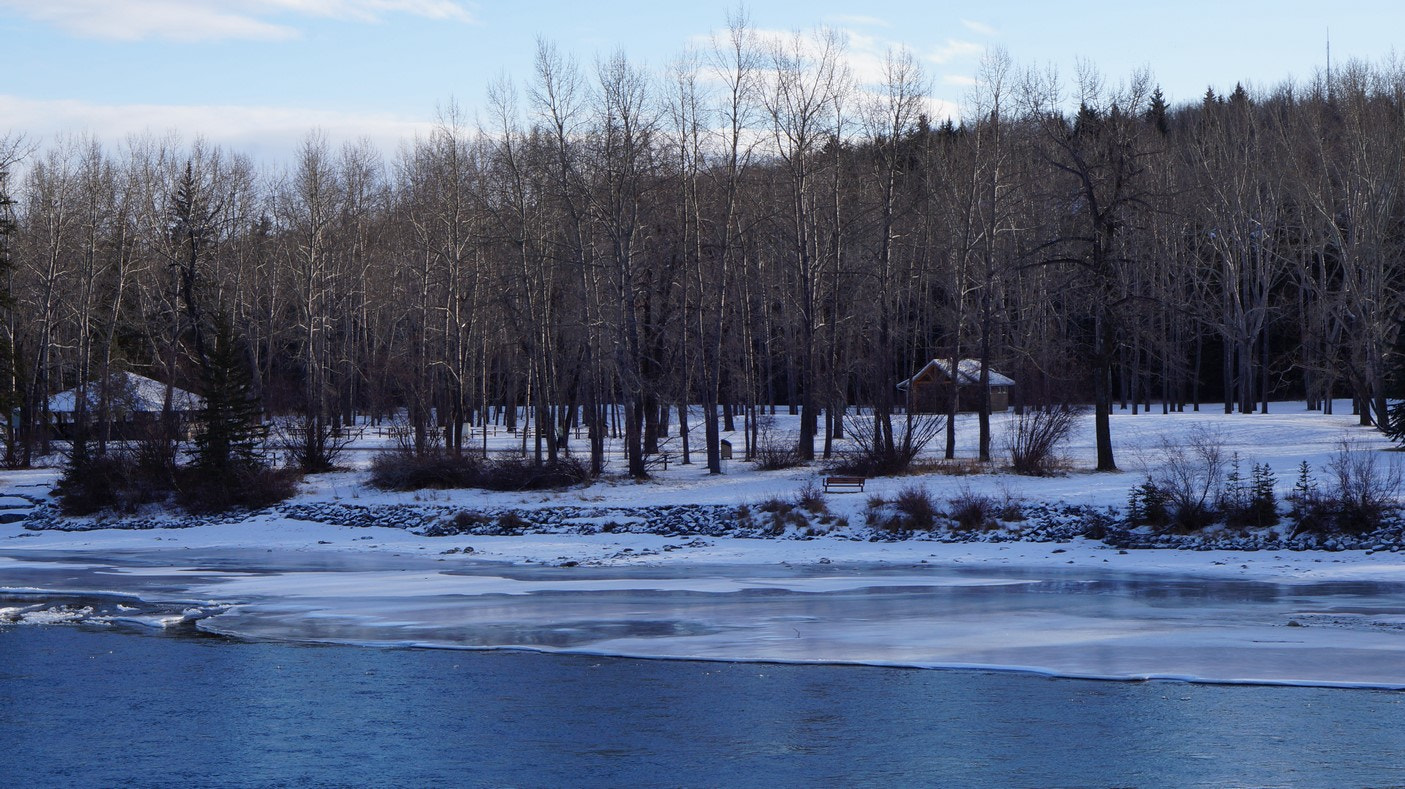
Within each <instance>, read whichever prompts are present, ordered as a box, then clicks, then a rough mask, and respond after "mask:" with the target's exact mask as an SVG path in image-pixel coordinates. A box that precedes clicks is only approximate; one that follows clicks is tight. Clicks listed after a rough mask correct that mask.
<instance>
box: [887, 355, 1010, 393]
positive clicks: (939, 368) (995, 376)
mask: <svg viewBox="0 0 1405 789" xmlns="http://www.w3.org/2000/svg"><path fill="white" fill-rule="evenodd" d="M929 370H930V371H935V372H937V373H940V374H941V375H942V377H943V378H946V379H948V380H950V379H951V377H952V376H951V360H950V359H933V360H932V361H930V362H927V364H926V365H925V366H924V367H923V368H922V369H921V370H918V371H917V375H914V376H912V377H911V378H909V379H907V380H906V381H903V382H902V383H900V384H898V388H899V389H906V388H908V387H909V386H911V385H912V382H913V381H915V380H917V379H918V378H921V377H922V376H923V375H925V374H926V373H927V372H928V371H929ZM987 372H989V373H990V385H991V386H1014V385H1015V381H1014V379H1012V378H1009V377H1008V376H1004V375H1001V374H1000V373H997V372H996V371H995V370H994V369H992V368H987ZM956 383H957V385H958V386H980V383H981V362H980V360H979V359H962V360H960V361H958V362H957V363H956Z"/></svg>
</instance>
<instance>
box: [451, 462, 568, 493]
mask: <svg viewBox="0 0 1405 789" xmlns="http://www.w3.org/2000/svg"><path fill="white" fill-rule="evenodd" d="M589 479H590V470H589V469H588V468H586V466H585V464H584V463H582V462H581V461H579V460H577V459H576V458H574V457H570V456H565V457H560V458H557V459H556V460H555V461H554V462H553V461H544V462H542V463H541V464H537V463H535V462H533V461H532V460H531V459H529V458H527V457H526V456H525V455H516V454H514V455H500V456H498V457H494V458H492V459H491V460H489V461H488V463H487V464H486V465H485V466H484V469H483V474H482V478H481V479H480V480H479V482H478V484H477V485H475V486H474V487H481V488H487V489H488V490H555V489H559V488H569V487H571V486H572V485H579V484H581V483H583V482H586V481H588V480H589Z"/></svg>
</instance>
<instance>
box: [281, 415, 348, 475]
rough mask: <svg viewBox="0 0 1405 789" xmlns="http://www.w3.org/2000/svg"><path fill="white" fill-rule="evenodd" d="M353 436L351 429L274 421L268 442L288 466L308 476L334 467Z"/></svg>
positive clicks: (312, 422) (317, 422)
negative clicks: (284, 458)
mask: <svg viewBox="0 0 1405 789" xmlns="http://www.w3.org/2000/svg"><path fill="white" fill-rule="evenodd" d="M356 435H357V431H356V430H355V429H353V428H333V427H332V426H331V424H329V423H327V422H323V421H321V420H314V419H308V418H302V419H280V420H276V421H274V423H273V425H272V430H271V431H270V437H269V441H270V443H271V444H272V445H273V446H274V447H275V448H276V449H278V450H280V451H281V452H282V453H283V454H284V456H285V457H286V458H287V460H288V463H289V465H294V466H297V467H298V468H300V469H302V470H303V471H304V472H305V473H308V474H319V473H321V472H324V471H331V470H332V469H334V468H336V467H337V464H338V463H339V462H340V461H341V458H342V455H343V454H344V453H345V452H346V448H347V446H348V445H350V444H351V442H352V440H353V439H354V438H355V437H356Z"/></svg>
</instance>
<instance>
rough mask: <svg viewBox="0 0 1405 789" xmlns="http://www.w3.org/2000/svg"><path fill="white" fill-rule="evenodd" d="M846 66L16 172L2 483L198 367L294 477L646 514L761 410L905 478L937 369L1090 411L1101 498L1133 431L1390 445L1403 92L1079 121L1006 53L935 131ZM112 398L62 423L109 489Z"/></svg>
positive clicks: (9, 153) (607, 72) (544, 57)
mask: <svg viewBox="0 0 1405 789" xmlns="http://www.w3.org/2000/svg"><path fill="white" fill-rule="evenodd" d="M845 62H846V61H845V55H844V49H843V41H842V39H841V38H840V37H839V36H838V35H837V34H834V33H828V32H820V33H815V34H804V35H802V34H795V35H793V36H789V37H783V38H772V37H762V36H760V35H759V34H758V33H757V32H755V31H753V30H751V29H750V28H748V27H747V26H746V25H745V24H744V23H741V22H734V23H733V24H731V25H730V26H729V27H728V28H727V29H726V30H725V31H724V32H722V33H721V34H719V35H718V36H716V37H715V38H714V41H713V42H712V45H711V46H710V47H703V48H700V49H697V50H694V51H689V52H688V53H686V54H685V55H683V56H680V57H679V58H678V59H677V60H676V61H675V62H674V63H672V64H671V65H670V66H669V67H668V68H667V69H666V70H664V72H663V73H652V72H649V71H646V70H644V69H643V68H641V67H640V66H639V65H637V64H635V63H632V62H630V61H629V60H628V59H627V58H626V57H624V56H623V55H622V54H616V55H612V56H609V57H605V58H602V59H600V60H599V61H598V62H596V63H595V64H593V67H589V68H583V67H581V66H580V65H579V64H577V63H575V62H574V61H573V60H572V59H571V58H569V57H567V56H565V55H564V54H563V53H561V52H560V51H559V50H558V49H556V48H555V47H554V46H552V45H550V44H547V43H542V44H540V45H539V47H538V51H537V53H536V59H535V69H534V73H533V74H532V75H530V77H529V78H527V79H525V80H523V81H522V83H521V84H516V83H514V82H512V81H510V80H508V79H506V78H504V79H500V80H498V81H496V82H494V83H493V84H492V85H490V86H489V87H488V91H487V98H488V100H487V102H486V104H485V107H486V109H485V110H484V111H483V112H482V113H481V114H480V115H479V116H478V117H475V118H473V119H470V118H468V117H467V116H466V114H465V113H464V112H463V111H462V110H461V109H459V108H458V107H456V106H454V105H450V106H448V107H446V108H444V109H442V110H441V112H440V114H439V118H438V121H437V123H436V125H435V127H434V128H433V130H432V131H431V132H430V133H428V134H427V135H426V136H424V137H422V138H417V139H414V140H412V141H407V142H406V143H404V144H403V145H402V147H401V148H400V150H398V151H396V152H394V153H393V154H391V155H389V156H388V157H387V155H386V153H385V152H382V151H379V150H377V149H375V148H374V147H372V146H371V145H370V144H369V143H366V142H355V143H348V144H345V145H342V146H339V147H334V146H332V145H331V144H330V143H329V142H328V141H327V139H326V138H325V137H324V136H323V135H322V134H321V133H319V132H315V131H314V132H311V133H309V134H308V135H307V137H306V138H305V139H304V141H303V142H302V144H301V146H300V148H299V149H298V151H297V153H296V155H295V157H294V159H293V160H292V161H291V162H290V163H289V164H287V165H286V166H283V167H280V168H265V167H260V166H259V165H258V164H256V163H255V162H254V161H252V160H251V159H250V158H249V157H248V156H246V155H244V154H242V153H240V152H238V151H236V150H230V149H227V148H223V147H220V146H216V145H213V144H211V143H209V142H207V141H204V140H199V139H197V140H194V141H184V140H182V139H180V138H178V137H170V136H168V137H158V136H150V135H148V136H142V137H137V138H133V139H130V140H128V141H127V142H125V143H123V144H121V145H118V146H114V147H106V146H104V145H102V144H100V143H98V142H97V141H95V140H94V139H91V138H87V137H82V136H75V137H64V138H60V139H58V140H55V141H53V142H51V143H49V144H47V145H45V146H44V147H43V148H42V149H36V148H34V147H33V146H27V145H26V144H25V141H24V139H23V138H22V137H20V136H17V135H14V134H11V135H10V136H8V137H5V138H4V139H3V141H0V255H3V258H0V262H3V266H4V269H3V271H4V276H5V281H4V290H5V291H6V300H5V302H4V315H5V321H4V329H3V335H4V336H3V341H4V347H3V353H0V357H2V358H3V362H4V364H3V386H0V389H4V390H5V403H4V405H5V406H6V408H7V411H8V412H9V415H10V419H9V422H8V430H7V432H6V460H7V462H8V463H10V464H12V465H24V464H27V463H29V462H31V461H32V460H33V458H34V453H35V452H36V451H38V448H39V447H40V445H41V444H42V442H43V441H44V440H45V436H46V435H47V432H46V430H45V425H46V423H47V420H48V414H47V413H46V409H47V401H48V397H49V396H50V395H52V394H53V393H55V392H57V391H60V390H62V389H65V388H68V387H73V386H79V387H86V386H94V387H97V388H98V389H99V390H101V389H103V388H104V387H102V385H101V384H100V382H102V381H104V380H107V378H108V374H109V373H111V372H112V371H114V370H133V371H137V372H142V373H145V374H148V375H150V376H151V377H153V378H156V379H158V380H161V381H163V382H168V383H169V384H171V385H174V386H186V387H190V388H193V389H195V390H197V391H199V390H200V388H201V384H200V382H201V381H205V380H210V379H211V376H212V372H211V366H212V365H214V364H225V365H228V364H235V365H239V366H241V367H243V368H245V369H246V370H247V372H248V375H249V378H250V380H251V381H252V386H250V387H248V389H249V391H250V392H252V393H253V394H252V395H251V396H253V397H256V398H257V400H258V402H259V403H260V404H261V408H262V410H263V412H264V413H265V414H268V415H283V416H286V417H289V418H291V419H293V420H294V421H295V422H296V424H297V425H298V428H299V430H300V432H299V435H300V436H301V437H302V438H303V440H304V442H305V446H304V449H305V451H304V452H303V453H302V454H301V455H300V456H299V457H300V458H301V459H302V460H303V461H304V462H305V464H307V465H308V467H309V468H315V467H316V466H317V464H318V462H319V458H320V460H321V461H325V460H326V457H325V455H326V450H327V448H328V446H329V442H331V441H332V440H333V436H335V435H336V433H337V431H338V430H339V429H340V428H341V427H343V426H345V425H347V424H350V423H354V422H356V421H357V420H360V419H364V418H370V419H383V420H392V419H393V420H399V421H400V422H401V423H403V425H404V430H405V435H406V437H407V442H408V443H409V445H410V446H411V448H412V449H413V450H414V451H415V452H417V453H430V452H447V453H452V454H453V455H455V456H458V455H461V454H463V453H469V452H474V451H482V450H483V449H485V448H486V444H484V445H481V446H480V445H477V444H475V439H474V437H473V434H472V431H471V430H470V429H469V428H470V427H471V426H472V425H477V424H482V423H484V422H485V421H488V420H495V419H500V420H504V421H506V422H507V424H508V426H509V427H512V428H514V429H515V428H517V427H519V426H521V425H519V424H518V423H519V422H522V421H526V422H529V423H530V425H531V427H532V428H533V429H532V431H531V433H530V436H531V438H530V439H528V438H526V437H525V436H527V435H528V434H527V433H524V434H523V435H524V439H523V446H522V448H523V450H524V451H525V452H526V453H527V454H528V455H529V457H530V459H531V460H532V461H533V462H535V463H552V462H555V461H557V460H558V459H560V458H561V457H563V456H565V455H567V454H571V455H577V456H582V457H589V463H590V470H591V472H592V473H595V474H598V473H600V471H601V470H602V469H603V467H604V463H605V459H606V451H605V450H606V443H607V438H609V437H610V436H614V435H618V436H620V437H622V439H623V448H624V457H625V459H626V463H627V472H628V473H629V474H630V475H632V476H636V477H642V476H645V475H647V472H648V468H649V463H650V458H651V457H652V456H654V455H656V454H657V453H658V452H659V451H660V446H661V442H664V441H665V440H667V441H670V442H673V443H672V444H669V445H668V446H670V447H672V449H671V451H672V452H674V453H677V454H681V457H682V460H683V461H684V462H698V463H705V464H706V466H707V468H708V469H709V470H711V471H713V472H719V471H720V470H721V454H720V440H719V437H720V431H722V430H733V429H735V427H736V422H737V421H740V422H741V424H742V426H743V429H744V434H745V436H746V445H747V449H748V450H751V449H753V448H754V447H755V446H756V445H757V442H759V441H760V440H761V439H762V432H763V429H764V425H765V421H766V419H765V411H764V408H763V406H770V407H772V408H774V406H775V404H780V405H781V406H783V407H788V408H790V409H791V411H792V412H793V413H796V414H798V415H799V417H800V426H801V427H800V436H799V443H798V446H797V448H796V451H797V453H798V455H799V457H800V458H801V459H802V460H808V459H813V458H814V457H815V456H816V455H817V454H819V455H823V456H826V457H827V456H829V455H831V453H832V452H833V451H835V442H836V441H837V440H839V439H842V438H843V437H844V436H845V435H846V432H852V433H853V434H854V435H855V436H861V437H862V440H863V441H864V442H867V443H868V444H871V445H872V449H873V451H874V452H876V453H879V454H883V453H892V452H895V451H900V447H901V444H902V442H903V441H904V433H905V430H910V429H912V428H911V420H910V418H907V417H906V415H905V414H904V413H903V412H904V408H903V405H904V401H903V395H902V393H901V392H900V391H899V390H898V389H897V386H896V385H897V384H898V382H900V381H902V380H904V379H906V378H907V377H909V376H910V375H912V374H913V373H914V372H916V370H917V369H918V368H920V367H921V366H922V364H923V363H925V362H926V361H927V360H930V359H933V358H937V359H949V360H953V361H954V360H958V359H968V358H969V359H976V360H979V363H980V369H981V371H982V377H983V378H985V377H986V376H987V375H988V372H989V371H990V370H992V369H995V370H999V371H1001V372H1003V373H1005V374H1007V375H1009V376H1011V377H1013V378H1014V379H1015V380H1016V381H1017V382H1018V386H1017V387H1016V389H1015V393H1014V401H1015V405H1016V407H1017V408H1021V409H1024V408H1045V407H1050V406H1054V405H1060V404H1066V403H1070V402H1084V403H1088V402H1091V403H1092V405H1093V408H1094V419H1095V423H1096V426H1097V458H1098V468H1100V469H1112V468H1115V460H1114V457H1113V451H1112V441H1111V432H1110V424H1109V415H1110V413H1111V412H1112V410H1113V408H1114V407H1117V406H1119V405H1120V406H1122V407H1130V408H1131V409H1133V410H1139V409H1143V408H1146V409H1149V408H1151V404H1152V403H1153V402H1155V403H1157V407H1159V408H1160V409H1161V410H1163V411H1169V410H1184V409H1186V408H1199V407H1200V406H1201V404H1202V403H1203V402H1216V403H1218V402H1221V401H1222V402H1223V403H1224V406H1223V407H1224V408H1225V410H1226V411H1231V410H1237V411H1240V412H1245V413H1248V412H1253V411H1263V410H1267V409H1268V407H1269V401H1270V399H1271V398H1274V397H1282V396H1287V395H1291V396H1295V397H1301V398H1303V399H1304V400H1305V402H1306V403H1307V404H1308V407H1310V408H1314V409H1322V410H1325V411H1330V409H1331V407H1332V404H1331V403H1332V398H1333V397H1334V396H1335V397H1350V398H1351V399H1352V401H1353V402H1354V403H1355V404H1356V406H1355V408H1356V411H1357V413H1359V414H1360V419H1361V421H1362V423H1363V424H1382V423H1383V421H1384V417H1385V414H1386V411H1387V408H1386V406H1387V397H1388V395H1389V394H1390V393H1391V389H1390V386H1391V380H1392V376H1391V371H1392V367H1393V366H1394V364H1395V362H1394V360H1395V357H1396V351H1395V349H1396V345H1397V341H1398V339H1399V337H1398V335H1399V325H1400V319H1401V307H1402V298H1405V292H1403V291H1402V288H1401V276H1402V271H1403V270H1405V268H1403V267H1402V265H1401V255H1402V243H1405V224H1402V219H1405V204H1402V192H1405V190H1403V189H1402V187H1405V64H1400V63H1395V62H1389V63H1385V64H1371V63H1362V62H1354V63H1350V64H1348V65H1346V66H1345V67H1341V68H1339V69H1336V70H1334V71H1333V72H1331V73H1324V74H1319V75H1318V76H1316V77H1315V78H1313V79H1312V80H1310V81H1308V82H1306V83H1301V84H1294V83H1284V84H1282V85H1280V86H1277V87H1275V88H1272V89H1269V90H1249V89H1246V88H1245V87H1244V86H1242V85H1237V86H1236V87H1235V88H1234V89H1233V90H1232V91H1230V92H1226V93H1224V94H1219V93H1216V92H1215V91H1214V90H1208V91H1207V92H1206V94H1205V96H1204V98H1203V100H1201V101H1199V102H1191V103H1187V104H1184V105H1179V106H1170V105H1168V103H1167V102H1166V101H1165V99H1164V97H1163V95H1162V93H1161V91H1160V90H1159V89H1157V88H1156V86H1155V84H1154V81H1153V80H1152V78H1151V77H1150V75H1149V74H1147V73H1137V74H1133V75H1131V76H1130V77H1128V78H1126V79H1124V80H1122V81H1120V82H1117V83H1112V82H1109V81H1107V80H1105V79H1104V78H1103V77H1102V76H1101V75H1099V74H1098V73H1097V72H1096V71H1095V70H1094V69H1092V68H1091V67H1087V66H1084V67H1081V68H1080V69H1079V73H1078V74H1077V75H1076V76H1075V79H1073V80H1072V81H1071V82H1069V83H1064V82H1063V81H1061V79H1060V78H1059V76H1058V75H1057V74H1056V73H1054V72H1052V71H1048V70H1040V69H1027V68H1020V67H1017V66H1016V65H1015V64H1014V63H1013V62H1012V61H1011V59H1010V58H1009V57H1008V56H1007V55H1005V54H1004V53H1002V52H1000V51H993V52H991V53H988V54H987V55H986V57H985V58H984V59H983V60H982V62H981V65H980V68H979V72H978V74H977V80H976V82H977V85H976V87H975V88H974V89H973V92H972V94H971V96H970V97H969V100H968V102H967V104H966V105H965V109H966V112H965V117H964V118H963V119H962V120H961V121H959V122H958V121H955V120H946V121H944V122H941V123H935V122H933V120H932V119H931V117H930V116H929V113H928V107H929V99H928V84H927V81H926V78H925V77H924V75H923V73H922V70H921V68H920V66H919V65H918V63H917V61H916V60H915V59H914V58H913V57H912V56H911V55H910V54H907V53H903V52H897V53H892V54H890V55H889V56H888V57H887V59H886V60H885V62H884V63H883V66H882V75H881V78H878V79H877V80H876V81H869V82H863V83H861V82H859V81H858V80H857V79H856V78H855V76H854V75H853V74H851V73H850V72H849V71H848V70H847V69H846V68H845V65H844V64H845ZM217 340H218V342H217ZM217 344H218V345H219V348H220V350H219V353H215V348H216V345H217ZM215 359H219V360H225V361H220V362H216V361H212V360H215ZM215 377H218V376H215ZM241 391H242V390H241ZM104 398H105V394H104V393H103V392H102V391H98V392H97V398H96V401H95V402H96V403H97V404H98V405H97V411H98V412H99V413H95V414H80V415H78V416H77V418H78V419H80V420H82V421H85V422H87V423H91V424H92V425H93V426H94V431H95V432H94V434H93V439H94V440H95V441H96V450H95V451H97V452H99V453H101V452H103V451H106V449H105V447H106V443H107V442H106V440H105V438H104V436H102V435H101V428H100V425H102V424H103V422H104V419H103V414H102V413H101V412H102V411H103V410H104V409H105V408H106V407H107V405H106V404H105V400H104ZM955 399H956V398H955V396H954V394H953V398H952V401H953V402H952V404H951V410H952V412H953V413H954V410H955V408H956V402H955ZM690 405H692V406H700V407H701V410H702V413H703V419H702V420H701V424H694V423H690V422H689V420H688V417H687V414H688V410H687V409H688V407H689V406H690ZM856 406H857V407H858V408H855V407H856ZM856 420H862V421H861V423H858V425H857V427H858V429H855V427H856V424H855V421H856ZM979 423H980V433H979V446H978V447H977V449H978V452H979V455H980V458H981V459H983V460H988V459H989V458H990V456H991V451H992V450H991V443H992V437H991V431H990V414H989V412H988V405H987V406H986V407H985V409H984V410H983V411H982V412H981V413H980V414H979ZM950 424H951V420H948V426H950ZM699 428H700V429H701V436H698V435H694V434H692V433H691V432H690V431H691V430H697V429H699ZM482 436H483V441H484V442H486V433H483V434H482ZM954 441H955V438H954V433H953V432H951V431H950V427H948V433H947V446H946V452H947V454H948V456H951V454H952V453H953V452H954V451H955V447H954ZM319 453H320V454H319Z"/></svg>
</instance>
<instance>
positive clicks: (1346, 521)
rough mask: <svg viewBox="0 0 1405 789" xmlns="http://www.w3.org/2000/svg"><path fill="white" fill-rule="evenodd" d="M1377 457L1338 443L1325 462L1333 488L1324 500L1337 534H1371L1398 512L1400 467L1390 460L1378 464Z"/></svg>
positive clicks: (1372, 453) (1351, 445) (1343, 443)
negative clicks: (1329, 508)
mask: <svg viewBox="0 0 1405 789" xmlns="http://www.w3.org/2000/svg"><path fill="white" fill-rule="evenodd" d="M1381 457H1382V455H1381V454H1380V453H1379V452H1374V451H1372V450H1370V449H1367V448H1365V447H1362V446H1360V445H1359V444H1355V443H1353V442H1350V441H1342V442H1341V444H1340V445H1339V446H1338V448H1337V452H1336V454H1334V455H1333V456H1332V458H1331V459H1330V460H1329V461H1327V474H1328V478H1329V479H1330V480H1331V481H1332V482H1333V483H1334V484H1335V489H1334V490H1332V491H1330V492H1329V493H1328V494H1327V499H1328V501H1329V502H1330V503H1331V505H1332V516H1333V518H1332V519H1333V521H1334V524H1333V525H1334V526H1335V528H1336V529H1337V530H1338V531H1341V532H1345V533H1347V534H1364V533H1366V532H1369V531H1373V530H1375V529H1377V528H1379V527H1380V526H1381V525H1383V524H1384V522H1385V521H1386V519H1387V518H1388V517H1389V516H1390V515H1391V514H1393V513H1394V512H1395V511H1396V510H1397V509H1398V508H1399V506H1400V505H1399V502H1398V498H1399V496H1400V488H1401V470H1400V464H1399V463H1397V462H1395V461H1394V460H1393V459H1392V460H1391V461H1390V462H1388V463H1382V462H1381Z"/></svg>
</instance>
